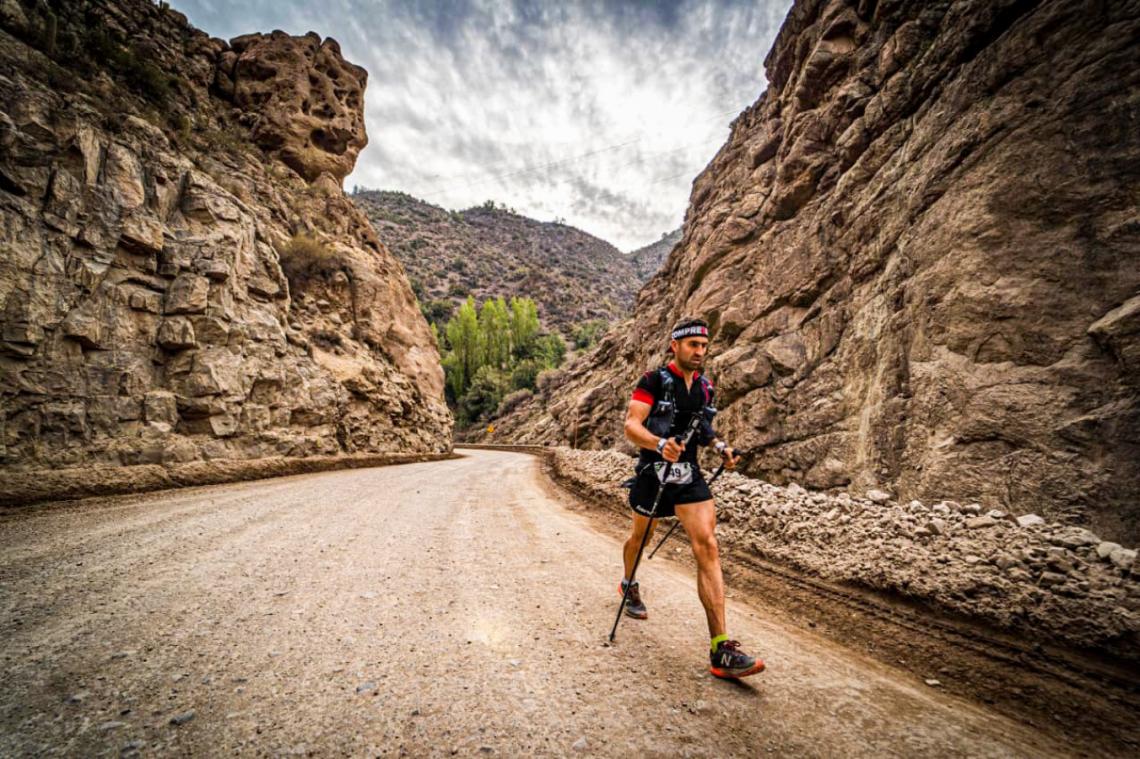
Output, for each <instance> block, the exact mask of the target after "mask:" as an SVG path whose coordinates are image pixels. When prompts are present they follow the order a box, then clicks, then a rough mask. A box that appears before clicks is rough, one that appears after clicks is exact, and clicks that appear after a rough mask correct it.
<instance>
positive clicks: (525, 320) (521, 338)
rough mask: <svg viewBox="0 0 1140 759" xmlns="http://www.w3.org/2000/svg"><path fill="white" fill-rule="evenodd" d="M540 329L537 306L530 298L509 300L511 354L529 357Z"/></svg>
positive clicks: (516, 356) (518, 356)
mask: <svg viewBox="0 0 1140 759" xmlns="http://www.w3.org/2000/svg"><path fill="white" fill-rule="evenodd" d="M539 329H540V327H539V323H538V306H536V305H535V303H534V301H533V300H531V299H530V298H511V354H512V355H513V356H514V357H515V358H522V357H524V356H527V355H529V353H530V350H531V349H532V348H533V346H534V339H535V337H537V335H538V330H539Z"/></svg>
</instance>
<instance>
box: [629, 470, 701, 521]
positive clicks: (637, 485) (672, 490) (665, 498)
mask: <svg viewBox="0 0 1140 759" xmlns="http://www.w3.org/2000/svg"><path fill="white" fill-rule="evenodd" d="M660 485H661V482H660V480H658V479H657V474H656V473H655V472H654V471H653V467H652V466H648V467H646V468H645V469H644V470H643V471H642V472H641V474H639V475H637V480H636V481H635V482H634V483H633V487H632V488H630V490H629V506H630V508H632V509H633V510H634V511H636V512H637V513H638V514H641V515H642V516H645V517H647V516H649V510H650V509H652V508H653V499H654V498H656V497H657V488H658V487H659V486H660ZM711 498H712V492H710V491H709V486H708V483H707V482H705V478H704V476H703V475H702V474H701V473H700V470H698V469H697V468H696V467H693V481H692V482H690V483H688V484H686V485H666V486H665V492H664V493H663V494H662V495H661V502H660V503H658V504H657V513H655V514H654V515H653V518H654V519H660V518H661V517H673V516H676V515H677V512H676V510H675V509H674V508H673V507H674V506H676V505H677V504H679V503H699V502H700V501H707V500H709V499H711Z"/></svg>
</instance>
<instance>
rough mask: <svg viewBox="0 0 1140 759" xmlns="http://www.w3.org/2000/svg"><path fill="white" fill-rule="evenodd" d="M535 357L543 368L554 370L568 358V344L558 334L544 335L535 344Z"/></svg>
mask: <svg viewBox="0 0 1140 759" xmlns="http://www.w3.org/2000/svg"><path fill="white" fill-rule="evenodd" d="M534 356H535V358H537V359H538V360H539V361H540V362H541V363H542V365H543V367H545V368H547V369H553V368H555V367H556V366H559V365H561V364H562V360H563V359H564V358H566V343H565V342H563V340H562V338H561V337H560V336H559V335H557V334H551V335H542V336H541V337H539V338H538V340H537V342H536V344H535V350H534Z"/></svg>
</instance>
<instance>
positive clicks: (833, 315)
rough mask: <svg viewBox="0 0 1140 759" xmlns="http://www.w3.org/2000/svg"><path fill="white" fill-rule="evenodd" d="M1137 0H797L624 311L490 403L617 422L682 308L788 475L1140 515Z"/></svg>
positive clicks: (776, 471)
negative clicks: (660, 262)
mask: <svg viewBox="0 0 1140 759" xmlns="http://www.w3.org/2000/svg"><path fill="white" fill-rule="evenodd" d="M1138 33H1140V5H1137V4H1136V3H1092V2H1090V3H1069V2H1060V1H1057V2H1023V1H1009V0H1007V1H1004V2H991V1H990V0H984V1H983V0H977V1H970V0H955V1H953V2H950V1H948V0H942V1H940V2H917V1H914V2H890V3H886V2H878V3H875V2H865V1H863V2H842V1H840V0H831V1H825V0H803V1H801V2H798V3H797V4H796V5H795V7H794V8H793V9H792V11H791V12H790V14H789V16H788V18H787V21H786V22H785V25H784V28H783V29H782V31H781V33H780V35H779V37H778V39H777V42H776V44H775V46H774V48H773V50H772V52H771V53H770V55H769V56H768V58H767V60H766V67H767V73H768V79H769V88H768V90H767V92H766V93H765V94H764V95H763V96H762V97H761V98H760V99H759V100H758V101H757V102H756V103H755V104H754V105H753V106H752V107H750V108H748V109H747V110H746V111H745V112H744V113H742V114H741V115H740V116H739V117H738V118H737V120H736V121H735V122H734V123H733V128H732V134H731V137H730V139H729V141H728V143H727V144H726V145H725V146H724V147H723V148H722V149H721V150H720V152H719V153H718V154H717V156H716V157H715V159H714V160H713V161H712V163H711V164H710V165H709V166H708V167H707V168H706V169H705V171H704V172H702V173H701V175H700V176H699V177H698V178H697V179H696V181H695V183H694V187H693V193H692V198H691V203H690V207H689V210H688V213H687V217H686V221H685V225H684V236H683V239H682V241H681V243H680V247H679V248H678V250H677V251H675V253H674V254H673V255H672V256H671V257H670V258H669V260H668V262H667V264H666V267H665V269H664V270H663V271H662V272H661V274H659V275H658V276H657V277H656V278H655V279H653V280H652V281H651V282H650V283H649V284H648V285H647V286H646V287H645V288H644V289H643V290H642V292H641V294H640V296H639V299H638V303H637V306H636V308H635V313H636V314H637V318H636V319H635V320H633V321H631V322H630V323H627V324H624V325H622V326H621V327H620V328H619V329H618V330H615V331H614V332H612V333H611V334H610V335H609V336H608V337H607V338H606V339H605V340H604V341H603V342H602V343H601V344H600V346H599V347H598V348H597V349H596V350H595V351H594V352H593V353H592V354H591V355H589V356H587V357H586V358H584V359H583V360H582V361H581V363H579V364H578V365H577V366H573V367H571V368H570V369H569V371H567V372H566V373H565V374H564V375H562V376H561V377H560V378H557V379H556V381H554V382H552V383H549V384H547V385H546V393H545V394H544V395H543V396H542V397H540V398H537V399H536V400H535V401H534V402H532V403H531V404H529V405H528V406H526V407H524V408H523V409H522V410H521V412H520V413H519V414H518V415H516V417H515V418H514V419H512V420H508V421H505V422H503V423H501V424H500V425H499V432H500V433H502V432H508V433H510V434H512V435H514V436H515V437H516V438H518V439H528V440H542V439H547V440H555V439H560V440H563V441H567V440H569V438H570V435H571V431H572V430H576V431H577V435H578V440H579V444H582V442H583V441H585V442H586V443H587V444H588V445H592V446H609V445H613V444H615V443H617V442H618V441H619V439H620V437H621V429H620V423H621V418H622V413H623V409H624V407H625V404H626V400H627V398H628V394H629V389H630V388H631V387H632V384H633V382H634V380H635V378H636V376H637V375H638V374H639V373H640V372H641V371H643V370H644V369H645V368H646V367H647V366H651V365H654V364H657V363H660V362H661V361H662V359H663V357H664V355H663V349H664V348H665V346H666V342H665V340H666V331H667V327H668V325H669V324H670V323H671V321H672V320H673V319H675V318H677V317H679V316H681V315H682V314H703V315H704V316H706V317H707V318H709V319H710V320H711V322H712V325H713V329H714V340H713V347H714V354H715V355H714V357H713V359H712V361H711V363H710V366H709V372H710V375H711V376H712V377H713V379H714V380H715V381H716V382H717V384H718V388H719V398H720V401H719V405H720V407H721V409H722V411H721V415H720V417H719V418H718V422H719V427H720V429H721V430H723V432H724V433H725V436H726V437H728V438H729V439H730V440H732V441H733V442H734V443H736V444H737V445H738V446H739V447H741V448H748V449H751V450H752V451H754V452H755V455H754V456H753V458H751V459H750V460H749V461H748V463H747V467H746V468H747V471H748V472H749V473H751V474H753V475H757V476H760V477H764V478H766V479H769V480H771V481H772V482H775V483H778V484H784V483H788V482H789V481H794V482H798V483H802V484H804V485H807V486H810V487H814V488H828V489H839V488H850V489H852V490H853V491H856V492H860V493H861V492H863V491H865V490H867V489H868V488H870V487H879V488H885V489H887V490H890V491H892V492H893V493H895V494H896V495H897V497H898V498H899V499H900V500H904V499H909V498H919V499H927V500H937V499H940V498H956V499H959V500H963V501H967V500H970V501H979V502H981V503H983V504H984V505H987V506H994V507H998V508H1001V509H1004V510H1007V511H1012V512H1014V513H1024V512H1027V511H1034V512H1038V513H1044V514H1046V515H1048V516H1050V517H1054V518H1060V519H1068V520H1070V521H1076V522H1080V523H1084V524H1086V525H1089V526H1091V527H1093V528H1094V529H1096V530H1097V531H1098V532H1100V533H1101V534H1103V535H1106V536H1111V537H1113V538H1115V539H1117V540H1124V541H1126V542H1129V543H1132V544H1134V543H1136V542H1137V540H1138V539H1140V518H1138V517H1140V501H1138V500H1137V493H1138V492H1140V387H1138V380H1137V378H1138V377H1140V371H1138V369H1140V364H1138V362H1140V295H1138V293H1140V256H1138V255H1137V253H1138V252H1140V213H1138V211H1137V202H1136V190H1135V188H1136V186H1137V181H1138V179H1140V129H1137V124H1138V119H1140V68H1138V67H1137V66H1136V65H1135V52H1136V47H1135V40H1136V38H1137V34H1138Z"/></svg>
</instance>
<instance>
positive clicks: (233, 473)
mask: <svg viewBox="0 0 1140 759" xmlns="http://www.w3.org/2000/svg"><path fill="white" fill-rule="evenodd" d="M453 457H454V454H452V453H372V454H362V455H356V456H309V457H304V458H302V457H287V456H274V457H268V458H259V459H245V460H218V461H192V462H187V463H184V464H171V465H163V464H142V465H139V466H124V467H109V466H104V467H76V468H73V469H55V470H39V471H31V472H4V473H0V507H7V506H21V505H25V504H30V503H37V502H40V501H62V500H73V499H76V498H89V497H92V496H109V495H123V494H126V493H145V492H149V491H152V490H166V489H168V488H180V487H192V486H196V485H220V484H222V483H226V482H241V481H243V480H260V479H264V478H266V477H283V476H285V475H291V474H308V473H310V472H327V471H330V470H333V469H360V468H363V467H372V466H387V465H389V464H410V463H413V462H417V461H438V460H440V459H448V458H453Z"/></svg>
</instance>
